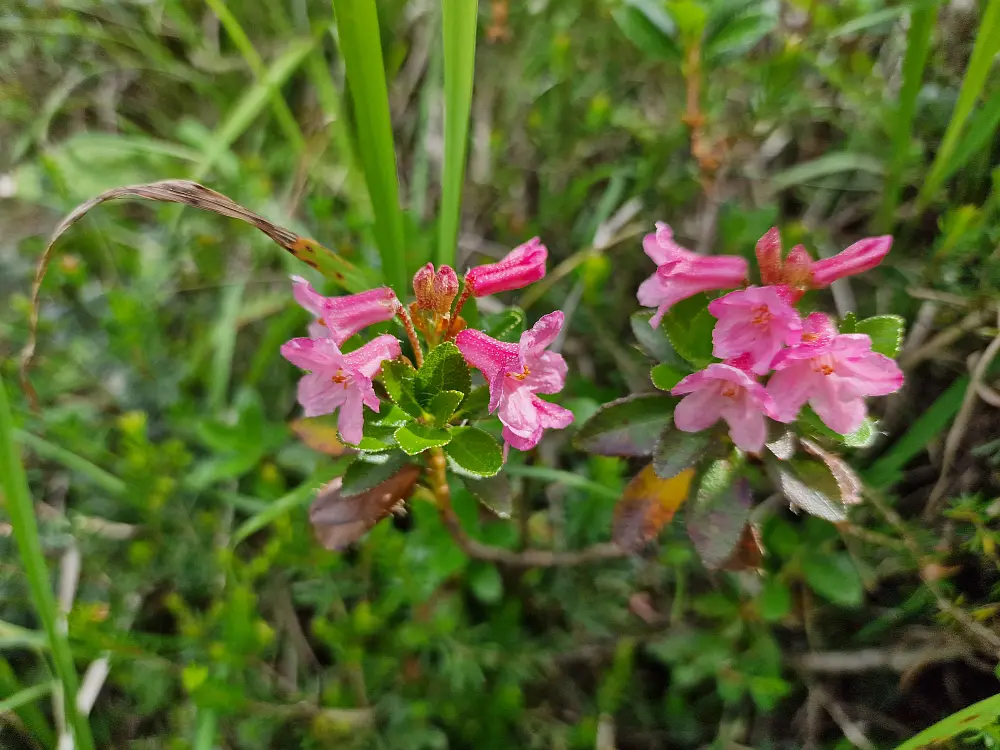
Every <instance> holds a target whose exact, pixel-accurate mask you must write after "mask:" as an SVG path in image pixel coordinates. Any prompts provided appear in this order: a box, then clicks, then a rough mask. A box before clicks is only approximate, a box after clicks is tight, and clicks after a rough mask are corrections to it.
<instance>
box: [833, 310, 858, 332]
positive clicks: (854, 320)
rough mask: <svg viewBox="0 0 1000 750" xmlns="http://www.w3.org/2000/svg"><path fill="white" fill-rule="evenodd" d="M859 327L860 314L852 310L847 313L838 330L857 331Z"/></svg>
mask: <svg viewBox="0 0 1000 750" xmlns="http://www.w3.org/2000/svg"><path fill="white" fill-rule="evenodd" d="M857 329H858V316H857V315H855V314H854V313H852V312H849V313H847V315H845V316H844V317H843V318H842V319H841V321H840V325H839V326H838V328H837V330H838V332H839V333H857Z"/></svg>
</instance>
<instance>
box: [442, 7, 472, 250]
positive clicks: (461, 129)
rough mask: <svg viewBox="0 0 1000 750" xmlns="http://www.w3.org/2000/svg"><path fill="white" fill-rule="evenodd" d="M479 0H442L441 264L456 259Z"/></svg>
mask: <svg viewBox="0 0 1000 750" xmlns="http://www.w3.org/2000/svg"><path fill="white" fill-rule="evenodd" d="M478 8H479V2H478V0H442V2H441V30H442V41H443V47H444V165H443V167H442V171H443V172H444V174H443V175H442V179H441V216H440V220H439V221H438V249H437V262H438V264H443V263H448V264H454V262H455V246H456V244H457V243H458V225H459V222H460V220H461V215H462V185H463V183H464V182H465V156H466V153H467V151H468V149H467V146H468V137H469V113H470V112H471V111H472V81H473V78H474V74H475V70H476V14H477V10H478Z"/></svg>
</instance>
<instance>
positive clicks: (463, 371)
mask: <svg viewBox="0 0 1000 750" xmlns="http://www.w3.org/2000/svg"><path fill="white" fill-rule="evenodd" d="M471 388H472V376H471V375H470V374H469V366H468V365H467V364H466V363H465V358H464V357H463V356H462V353H461V352H460V351H459V350H458V347H457V346H455V345H454V344H453V343H452V342H450V341H445V342H444V343H442V344H438V345H437V346H436V347H434V348H433V349H431V351H430V352H429V353H428V354H427V357H426V358H425V359H424V364H423V366H422V367H421V368H420V370H419V371H418V372H417V376H416V378H415V379H414V382H413V392H414V394H415V395H416V397H417V403H419V404H420V405H421V406H423V407H425V408H426V407H429V406H430V403H431V399H433V398H434V397H435V396H436V395H437V394H439V393H441V392H442V391H458V392H460V393H461V394H463V395H465V394H466V393H468V392H469V390H470V389H471Z"/></svg>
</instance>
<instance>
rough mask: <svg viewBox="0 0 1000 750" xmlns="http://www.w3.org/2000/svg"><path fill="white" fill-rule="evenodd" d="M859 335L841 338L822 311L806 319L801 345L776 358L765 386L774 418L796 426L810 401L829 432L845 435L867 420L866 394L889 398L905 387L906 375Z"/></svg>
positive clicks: (867, 339) (853, 334)
mask: <svg viewBox="0 0 1000 750" xmlns="http://www.w3.org/2000/svg"><path fill="white" fill-rule="evenodd" d="M871 348H872V342H871V339H870V338H869V337H868V336H866V335H864V334H860V333H850V334H838V333H837V332H836V329H835V328H834V326H833V323H832V322H831V321H830V319H829V318H827V317H826V316H825V315H823V314H822V313H813V314H812V315H810V316H809V317H807V318H806V321H805V325H804V333H803V335H802V342H801V343H800V344H798V345H797V346H794V347H792V348H790V349H785V350H784V351H782V352H780V353H779V354H778V356H777V357H775V359H774V362H773V363H772V366H773V367H774V369H775V370H776V372H775V373H774V375H773V376H771V379H770V380H769V381H768V384H767V391H768V393H770V394H771V397H772V399H773V400H774V404H775V414H774V418H775V419H777V420H778V421H780V422H792V421H794V420H795V418H796V417H797V416H798V413H799V409H801V408H802V405H803V404H805V403H806V402H807V401H808V402H809V405H810V406H812V408H813V409H814V410H815V411H816V413H817V414H818V415H819V418H820V419H822V420H823V423H824V424H826V426H827V427H829V428H830V429H831V430H834V431H835V432H839V433H840V434H842V435H847V434H850V433H852V432H854V431H855V430H857V429H858V428H859V427H860V426H861V423H862V422H863V421H864V419H865V415H866V414H867V407H866V405H865V396H886V395H888V394H890V393H893V392H894V391H897V390H899V389H900V387H902V385H903V373H902V372H901V371H900V369H899V367H898V366H897V365H896V363H895V362H894V361H893V360H891V359H890V358H889V357H886V356H885V355H884V354H878V353H876V352H873V351H872V350H871Z"/></svg>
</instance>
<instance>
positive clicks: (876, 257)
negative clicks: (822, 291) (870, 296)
mask: <svg viewBox="0 0 1000 750" xmlns="http://www.w3.org/2000/svg"><path fill="white" fill-rule="evenodd" d="M890 247H892V236H891V235H888V234H886V235H882V236H881V237H867V238H865V239H863V240H859V241H858V242H855V243H854V244H853V245H851V246H850V247H849V248H847V249H846V250H843V251H841V252H839V253H837V254H836V255H834V256H833V257H832V258H826V259H824V260H818V261H816V262H815V263H813V264H812V285H813V286H814V287H816V288H822V287H825V286H830V284H832V283H833V282H834V281H836V280H837V279H842V278H844V277H845V276H853V275H854V274H856V273H863V272H864V271H870V270H871V269H873V268H875V266H877V265H878V264H879V263H881V262H882V259H883V258H884V257H885V256H886V253H888V252H889V248H890Z"/></svg>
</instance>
